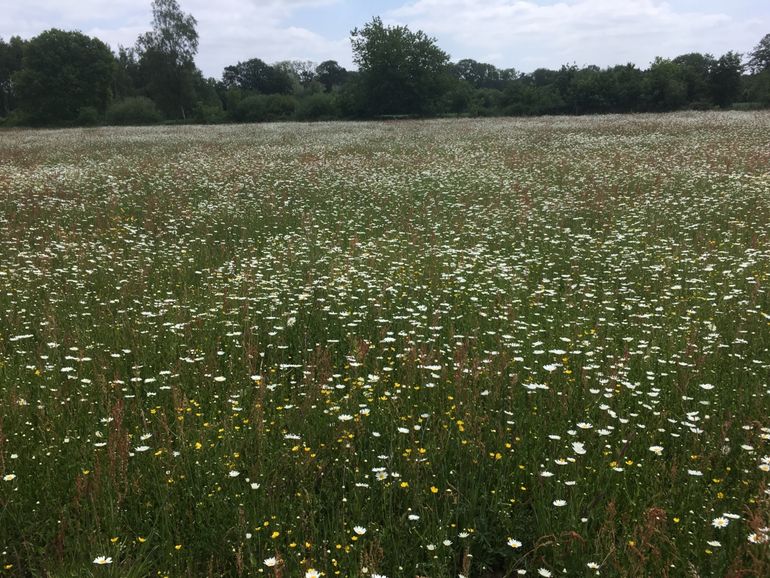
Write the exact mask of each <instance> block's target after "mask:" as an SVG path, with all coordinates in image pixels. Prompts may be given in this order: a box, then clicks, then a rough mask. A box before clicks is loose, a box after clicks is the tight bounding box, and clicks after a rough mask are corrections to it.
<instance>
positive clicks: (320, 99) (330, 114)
mask: <svg viewBox="0 0 770 578" xmlns="http://www.w3.org/2000/svg"><path fill="white" fill-rule="evenodd" d="M336 116H337V104H336V102H335V100H334V96H333V95H331V94H328V93H319V94H312V95H310V96H308V97H306V98H303V99H302V100H300V101H299V104H298V105H297V110H296V117H297V118H298V119H299V120H329V119H332V118H335V117H336Z"/></svg>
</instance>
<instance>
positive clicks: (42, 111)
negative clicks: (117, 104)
mask: <svg viewBox="0 0 770 578" xmlns="http://www.w3.org/2000/svg"><path fill="white" fill-rule="evenodd" d="M112 73H113V56H112V52H111V51H110V49H109V47H108V46H107V45H106V44H105V43H104V42H102V41H101V40H99V39H98V38H91V37H89V36H86V35H85V34H81V33H80V32H65V31H63V30H58V29H56V28H53V29H51V30H47V31H45V32H43V33H42V34H40V35H38V36H36V37H35V38H33V39H32V40H30V41H29V42H28V43H27V45H26V46H25V47H24V56H23V58H22V67H21V70H19V71H18V72H16V73H15V74H14V75H13V88H14V91H15V92H16V95H17V97H18V100H19V106H20V108H21V110H22V111H23V112H24V113H25V114H26V116H27V118H28V119H29V121H30V122H32V123H34V124H48V123H54V122H61V121H74V120H75V119H77V117H78V115H79V114H80V112H81V110H82V109H84V108H86V107H92V108H94V109H96V110H97V111H98V112H100V113H103V112H104V111H105V109H106V108H107V104H108V103H109V101H110V98H111V94H110V85H111V82H112Z"/></svg>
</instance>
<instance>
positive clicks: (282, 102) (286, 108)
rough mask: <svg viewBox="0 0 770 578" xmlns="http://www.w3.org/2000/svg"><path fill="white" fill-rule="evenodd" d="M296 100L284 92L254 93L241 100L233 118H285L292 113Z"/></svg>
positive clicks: (255, 120)
mask: <svg viewBox="0 0 770 578" xmlns="http://www.w3.org/2000/svg"><path fill="white" fill-rule="evenodd" d="M296 106H297V102H296V100H294V98H292V97H291V96H287V95H284V94H254V95H252V96H247V97H246V98H244V99H243V100H241V101H240V102H239V103H238V105H237V106H236V107H235V111H234V112H233V118H234V119H235V120H236V121H238V122H266V121H275V120H286V119H288V118H289V117H291V115H292V114H293V113H294V109H295V108H296Z"/></svg>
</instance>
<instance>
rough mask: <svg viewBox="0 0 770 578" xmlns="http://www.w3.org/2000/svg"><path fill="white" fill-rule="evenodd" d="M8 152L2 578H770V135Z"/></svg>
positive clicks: (464, 127) (104, 146)
mask: <svg viewBox="0 0 770 578" xmlns="http://www.w3.org/2000/svg"><path fill="white" fill-rule="evenodd" d="M0 161H1V162H0V577H12V576H13V577H16V576H19V577H52V578H59V577H86V576H96V577H102V576H104V577H121V578H126V577H127V578H140V577H159V576H164V577H169V578H177V577H180V578H181V577H220V576H228V577H229V576H234V577H254V576H265V577H270V578H295V577H299V578H303V577H306V578H314V577H319V576H322V577H324V578H333V577H336V576H340V577H349V578H358V577H361V578H402V577H407V578H458V577H465V578H503V577H506V578H507V577H513V576H519V575H527V576H543V577H549V576H553V577H557V576H559V577H560V576H578V577H584V576H585V577H588V576H595V575H600V576H611V577H612V576H633V577H648V576H649V577H653V576H659V577H672V578H673V577H679V576H681V577H692V578H696V577H701V576H702V577H706V576H733V577H738V576H741V577H748V576H750V577H757V578H762V577H767V576H770V490H769V489H768V488H769V487H770V486H769V485H768V484H769V482H770V443H769V442H770V113H766V112H764V113H759V112H757V113H738V112H724V113H713V112H705V113H677V114H672V115H635V116H600V117H583V118H548V119H545V118H531V119H444V120H433V121H398V122H382V123H342V122H332V123H318V124H299V123H295V124H263V125H239V126H225V125H220V126H198V127H193V126H178V127H174V126H168V127H151V128H95V129H68V130H38V131H24V130H13V131H4V132H0Z"/></svg>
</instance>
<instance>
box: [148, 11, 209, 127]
mask: <svg viewBox="0 0 770 578" xmlns="http://www.w3.org/2000/svg"><path fill="white" fill-rule="evenodd" d="M152 17H153V20H152V30H150V31H149V32H146V33H144V34H142V35H141V36H140V37H139V38H138V39H137V41H136V49H135V50H136V54H137V55H138V76H139V79H140V81H139V83H140V84H142V85H143V86H144V90H143V92H144V93H145V94H146V96H148V97H150V98H151V99H152V100H154V101H155V102H156V103H157V104H158V106H159V107H160V108H161V110H162V111H163V112H164V114H166V116H169V117H171V118H174V117H181V118H185V117H186V116H187V114H188V113H189V112H190V111H191V109H192V107H193V104H194V83H195V80H196V79H195V76H196V72H197V69H196V68H195V62H194V58H195V54H196V53H197V52H198V32H197V30H196V28H195V27H196V26H197V21H196V20H195V18H194V17H193V16H192V15H190V14H185V13H184V12H182V10H181V9H180V7H179V4H178V2H177V1H176V0H153V3H152Z"/></svg>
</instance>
